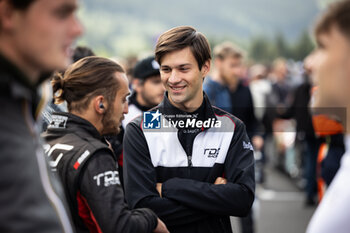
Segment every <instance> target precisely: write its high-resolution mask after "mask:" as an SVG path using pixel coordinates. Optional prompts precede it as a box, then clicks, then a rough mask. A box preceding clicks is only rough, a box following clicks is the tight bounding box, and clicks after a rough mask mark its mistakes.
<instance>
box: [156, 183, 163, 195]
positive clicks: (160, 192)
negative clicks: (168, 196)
mask: <svg viewBox="0 0 350 233" xmlns="http://www.w3.org/2000/svg"><path fill="white" fill-rule="evenodd" d="M156 188H157V191H158V193H159V196H160V197H162V183H157V187H156Z"/></svg>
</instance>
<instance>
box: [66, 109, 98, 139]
mask: <svg viewBox="0 0 350 233" xmlns="http://www.w3.org/2000/svg"><path fill="white" fill-rule="evenodd" d="M71 113H72V114H74V115H76V116H78V117H80V118H83V119H84V120H87V121H88V122H90V123H91V124H92V125H93V126H94V127H95V128H96V129H97V131H98V132H99V133H100V134H101V135H102V130H103V125H102V118H100V117H98V116H96V114H93V113H91V112H89V111H85V112H83V113H81V112H78V111H74V110H73V111H71Z"/></svg>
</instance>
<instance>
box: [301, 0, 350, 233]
mask: <svg viewBox="0 0 350 233" xmlns="http://www.w3.org/2000/svg"><path fill="white" fill-rule="evenodd" d="M349 22H350V1H349V0H345V1H344V0H343V1H339V2H335V3H333V4H331V5H330V6H329V8H328V9H327V10H326V11H325V13H324V14H323V15H322V16H321V18H320V19H319V21H318V23H317V25H316V29H315V36H316V39H317V44H318V48H317V50H316V53H317V56H318V58H317V62H316V63H315V65H314V71H313V75H314V78H315V81H316V83H317V85H318V89H317V94H316V96H315V100H314V105H313V106H314V107H317V108H324V109H325V110H327V109H329V108H330V107H332V108H343V109H344V110H346V113H345V117H343V118H342V116H340V115H336V116H333V117H337V118H338V119H339V121H340V122H342V124H343V126H344V129H345V130H346V131H345V134H346V136H345V148H346V152H345V154H344V155H343V158H342V159H341V167H340V169H339V170H338V172H337V174H336V176H335V177H334V179H333V181H332V183H331V185H330V186H329V188H328V190H327V192H326V194H325V196H324V198H323V200H322V201H321V203H320V205H319V206H318V208H317V210H316V212H315V213H314V216H313V217H312V219H311V221H310V224H309V226H308V229H307V232H308V233H329V232H338V233H343V232H344V233H345V232H348V231H349V229H350V217H349V209H350V186H349V185H348V183H349V179H350V135H349V132H350V112H349V110H350V101H349V100H350V24H349ZM330 110H331V109H330ZM328 114H334V111H332V112H329V113H328Z"/></svg>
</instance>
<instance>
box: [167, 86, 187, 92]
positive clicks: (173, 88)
mask: <svg viewBox="0 0 350 233" xmlns="http://www.w3.org/2000/svg"><path fill="white" fill-rule="evenodd" d="M169 87H170V88H171V89H172V90H174V91H181V90H183V89H185V87H186V86H169Z"/></svg>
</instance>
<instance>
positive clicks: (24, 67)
mask: <svg viewBox="0 0 350 233" xmlns="http://www.w3.org/2000/svg"><path fill="white" fill-rule="evenodd" d="M0 51H1V53H2V54H3V56H5V57H6V58H7V59H8V60H10V61H11V62H12V63H13V64H14V65H16V66H17V67H18V68H19V69H20V70H21V71H22V73H24V74H25V75H26V76H27V77H28V78H29V82H30V83H31V84H33V85H34V84H35V83H37V82H38V79H39V75H40V71H39V70H37V69H35V68H34V67H33V66H31V65H30V64H28V62H27V61H26V59H25V58H24V57H23V56H21V54H20V53H19V52H18V51H17V50H16V46H14V45H13V44H12V42H11V40H6V39H5V38H0Z"/></svg>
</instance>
